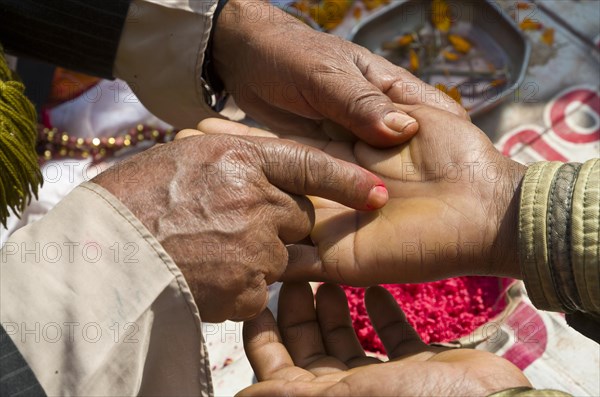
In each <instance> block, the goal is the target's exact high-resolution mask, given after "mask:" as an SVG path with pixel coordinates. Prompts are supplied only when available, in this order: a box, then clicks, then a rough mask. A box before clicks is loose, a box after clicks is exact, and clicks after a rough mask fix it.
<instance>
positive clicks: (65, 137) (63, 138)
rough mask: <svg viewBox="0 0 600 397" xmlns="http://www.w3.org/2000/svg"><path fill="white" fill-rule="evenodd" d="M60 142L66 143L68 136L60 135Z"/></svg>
mask: <svg viewBox="0 0 600 397" xmlns="http://www.w3.org/2000/svg"><path fill="white" fill-rule="evenodd" d="M61 140H62V141H63V142H67V141H68V140H69V136H68V135H67V134H64V133H63V134H62V137H61Z"/></svg>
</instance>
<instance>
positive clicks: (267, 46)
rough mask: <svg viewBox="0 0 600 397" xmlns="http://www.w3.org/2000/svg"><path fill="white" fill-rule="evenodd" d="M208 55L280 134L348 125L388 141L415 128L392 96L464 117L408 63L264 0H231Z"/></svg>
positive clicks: (332, 131) (243, 101) (249, 108)
mask: <svg viewBox="0 0 600 397" xmlns="http://www.w3.org/2000/svg"><path fill="white" fill-rule="evenodd" d="M212 54H213V57H214V60H215V65H216V67H215V69H216V71H217V72H218V74H219V76H220V77H221V79H222V80H223V81H224V83H225V86H226V89H227V91H228V92H230V93H232V95H233V97H234V98H235V100H236V103H237V104H238V105H239V106H240V107H241V108H242V109H243V110H244V111H246V112H247V113H248V114H249V115H250V116H252V117H253V118H254V119H256V120H258V121H259V122H261V123H262V124H264V125H266V126H268V127H270V128H271V129H273V130H275V131H278V132H280V133H292V134H306V133H307V132H313V133H316V134H317V135H318V136H321V137H326V136H327V135H329V136H334V137H339V136H340V134H342V135H344V134H345V131H351V132H352V133H354V134H355V135H356V136H358V137H359V138H360V139H362V140H363V141H365V142H368V143H370V144H372V145H374V146H379V147H386V146H394V145H396V144H399V143H401V142H404V141H406V140H407V139H408V138H410V136H412V135H413V134H414V133H415V132H416V131H417V129H418V125H417V122H415V120H414V118H412V117H410V115H407V114H406V113H404V112H403V111H401V110H398V109H397V108H396V107H395V106H394V105H393V103H392V102H396V103H404V104H419V103H428V104H430V105H432V106H437V107H439V108H441V109H445V110H449V111H451V112H454V113H456V114H459V115H461V116H462V117H466V112H465V110H464V109H463V108H462V107H461V106H460V105H458V104H457V103H456V102H454V101H453V100H452V99H450V98H449V97H448V96H446V95H445V94H443V93H442V92H440V91H438V90H436V89H435V88H433V87H431V86H429V85H427V84H425V83H423V82H422V81H420V80H419V79H417V78H416V77H415V76H413V75H412V74H410V73H409V72H407V71H406V70H404V69H402V68H400V67H398V66H395V65H393V64H391V63H390V62H388V61H387V60H385V59H384V58H382V57H380V56H377V55H374V54H372V53H371V52H370V51H368V50H366V49H365V48H363V47H360V46H358V45H355V44H353V43H350V42H348V41H345V40H343V39H340V38H338V37H335V36H333V35H329V34H325V33H321V32H317V31H314V30H312V29H311V28H309V27H308V26H306V25H304V24H303V23H301V22H299V21H298V20H297V19H296V18H294V17H293V16H290V15H288V14H286V13H285V12H283V11H281V10H279V9H277V8H275V7H273V6H271V5H269V4H268V2H267V1H259V2H248V1H245V0H230V1H229V2H228V4H227V5H226V6H225V8H224V9H223V11H222V13H221V15H220V17H219V19H218V21H217V24H216V28H215V34H214V41H213V52H212ZM329 120H331V121H332V122H330V121H329ZM325 134H327V135H325Z"/></svg>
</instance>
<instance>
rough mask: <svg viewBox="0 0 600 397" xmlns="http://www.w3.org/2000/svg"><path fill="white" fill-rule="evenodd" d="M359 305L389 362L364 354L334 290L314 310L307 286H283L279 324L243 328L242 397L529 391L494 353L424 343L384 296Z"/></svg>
mask: <svg viewBox="0 0 600 397" xmlns="http://www.w3.org/2000/svg"><path fill="white" fill-rule="evenodd" d="M365 301H366V307H367V310H368V312H369V317H370V318H371V321H372V322H373V326H374V328H375V329H376V331H377V333H378V334H379V336H380V338H381V340H382V341H383V343H384V345H385V348H386V350H387V352H388V355H389V357H390V361H387V362H381V361H380V360H378V359H377V358H374V357H368V356H367V355H366V354H365V352H364V350H363V349H362V347H361V346H360V343H359V342H358V339H357V338H356V334H355V333H354V329H353V328H352V322H351V319H350V313H349V311H348V306H347V302H346V296H345V294H344V292H343V291H342V290H341V289H340V288H339V287H337V286H334V285H332V284H329V285H323V286H321V287H320V288H319V291H318V292H317V297H316V308H315V305H314V299H313V294H312V291H311V288H310V286H309V285H308V284H307V283H304V284H303V283H299V284H284V286H283V288H282V290H281V294H280V298H279V310H278V319H277V321H275V319H274V318H273V316H272V314H271V312H269V311H268V310H266V311H264V312H263V313H262V314H261V315H260V316H259V317H258V318H256V319H254V320H252V321H249V322H246V323H245V324H244V348H245V350H246V354H247V355H248V359H249V360H250V363H251V364H252V367H253V369H254V371H255V373H256V376H257V378H258V380H259V383H258V384H256V385H253V386H251V387H249V388H247V389H245V390H243V391H242V392H241V393H240V395H244V396H256V395H286V396H299V395H302V396H321V395H331V396H361V395H364V396H374V395H377V396H382V395H394V396H398V395H410V396H432V395H463V396H464V395H469V396H472V395H489V394H491V393H494V392H497V391H499V390H503V389H507V388H511V387H529V386H530V384H529V382H528V381H527V379H526V378H525V376H524V375H523V374H522V373H521V371H519V369H517V368H516V367H515V366H514V365H513V364H511V363H510V362H508V361H507V360H505V359H503V358H501V357H498V356H496V355H494V354H492V353H488V352H484V351H478V350H471V349H455V350H448V349H445V348H439V347H431V346H428V345H426V344H425V343H423V341H422V340H421V339H420V338H419V336H418V334H417V333H416V332H415V330H414V329H413V328H412V327H411V326H410V325H409V324H408V322H407V321H406V317H405V316H404V313H402V311H401V310H400V308H399V307H398V305H397V304H396V301H395V300H394V298H393V297H392V296H391V295H390V294H389V293H388V292H387V291H386V290H385V289H383V288H381V287H371V288H369V290H368V291H367V293H366V296H365Z"/></svg>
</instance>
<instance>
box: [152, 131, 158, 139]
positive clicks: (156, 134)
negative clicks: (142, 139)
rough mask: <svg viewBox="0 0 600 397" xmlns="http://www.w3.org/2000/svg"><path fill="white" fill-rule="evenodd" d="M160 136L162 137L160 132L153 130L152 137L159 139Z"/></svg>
mask: <svg viewBox="0 0 600 397" xmlns="http://www.w3.org/2000/svg"><path fill="white" fill-rule="evenodd" d="M159 135H160V133H159V132H158V130H152V136H153V137H154V138H158V136H159Z"/></svg>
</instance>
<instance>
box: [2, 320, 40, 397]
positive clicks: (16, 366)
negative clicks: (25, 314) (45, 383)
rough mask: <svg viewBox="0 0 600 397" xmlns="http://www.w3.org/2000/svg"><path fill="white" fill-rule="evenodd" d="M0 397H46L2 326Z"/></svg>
mask: <svg viewBox="0 0 600 397" xmlns="http://www.w3.org/2000/svg"><path fill="white" fill-rule="evenodd" d="M0 395H2V396H5V397H9V396H17V395H18V396H45V395H46V393H44V389H42V386H40V384H39V382H38V381H37V379H36V378H35V375H34V374H33V372H32V371H31V368H29V365H27V362H25V359H24V358H23V356H22V355H21V353H20V352H19V350H17V347H16V346H15V344H14V343H13V341H12V340H11V339H10V337H9V336H8V334H7V333H6V331H5V330H4V328H3V327H2V326H0Z"/></svg>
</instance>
